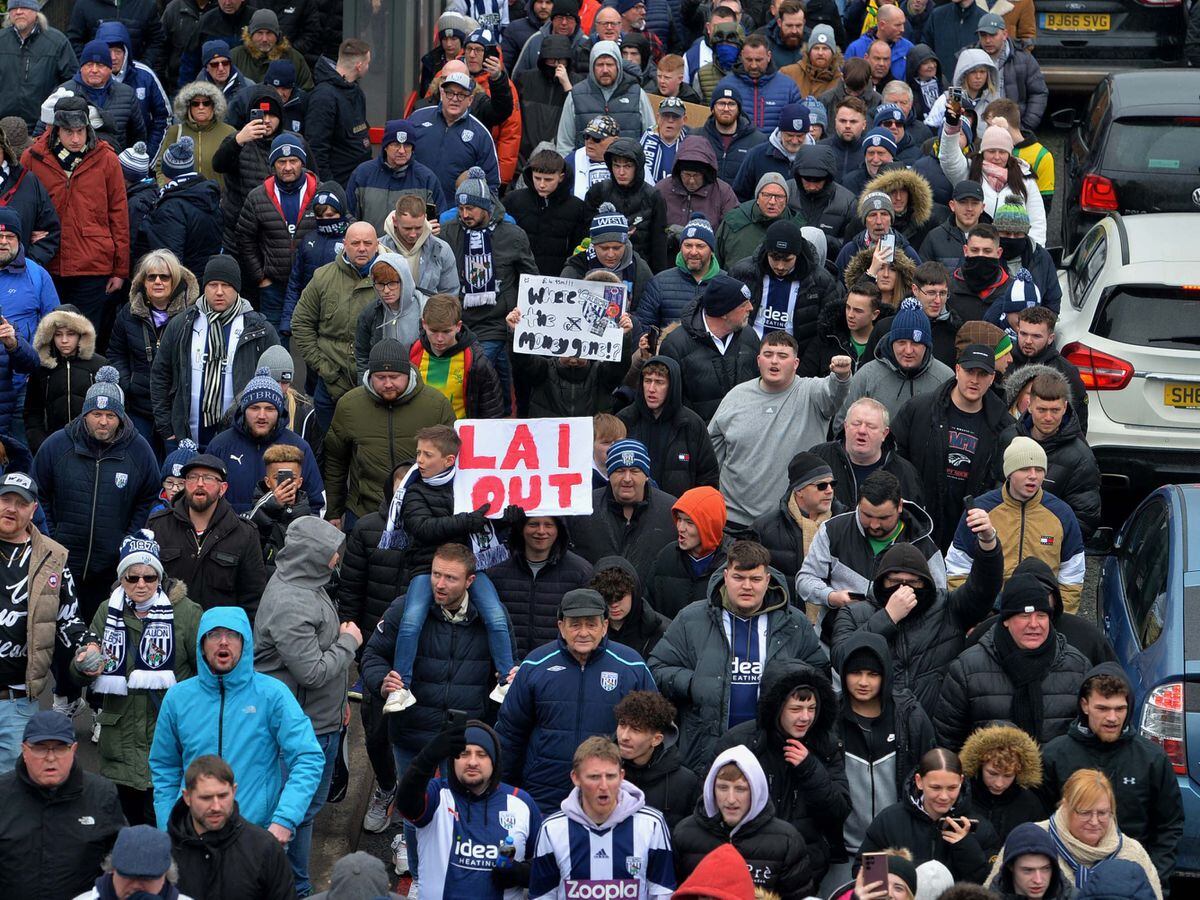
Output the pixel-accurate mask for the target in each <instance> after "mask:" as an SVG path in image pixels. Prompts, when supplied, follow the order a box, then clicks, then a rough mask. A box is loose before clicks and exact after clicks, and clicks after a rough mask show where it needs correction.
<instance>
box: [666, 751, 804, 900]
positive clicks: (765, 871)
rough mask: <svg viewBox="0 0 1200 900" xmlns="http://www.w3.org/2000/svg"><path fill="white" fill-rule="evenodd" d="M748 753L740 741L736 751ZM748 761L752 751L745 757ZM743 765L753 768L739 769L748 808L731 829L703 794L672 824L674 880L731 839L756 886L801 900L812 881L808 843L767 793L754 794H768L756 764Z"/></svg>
mask: <svg viewBox="0 0 1200 900" xmlns="http://www.w3.org/2000/svg"><path fill="white" fill-rule="evenodd" d="M739 753H740V754H742V755H744V756H750V753H749V751H747V750H746V749H745V748H744V747H743V748H741V750H740V751H739ZM750 763H752V764H753V757H751V759H750ZM738 767H739V768H742V769H743V772H745V769H746V768H751V769H758V771H757V772H745V774H746V777H747V778H748V779H749V781H750V793H751V801H750V811H749V812H748V813H747V814H746V818H745V819H743V820H742V821H741V822H739V823H738V824H737V825H736V826H734V827H733V828H732V829H730V828H729V826H727V825H726V824H725V821H724V820H723V819H722V818H721V813H720V812H719V811H717V809H716V804H715V802H714V803H713V804H712V807H713V812H712V814H711V815H710V814H709V813H708V810H707V806H706V803H705V799H704V797H703V796H701V798H700V799H699V800H697V801H696V809H695V812H693V813H692V815H690V816H688V817H687V818H686V819H684V820H683V821H682V822H680V823H679V825H677V826H676V827H675V828H674V830H673V832H672V834H671V843H672V844H673V846H674V849H675V871H676V873H677V874H678V876H679V878H680V880H681V881H682V880H683V879H685V878H687V876H689V875H691V874H692V872H694V871H695V870H696V866H698V865H699V864H700V860H702V859H704V857H706V856H707V855H708V854H709V853H711V852H712V851H713V850H715V849H717V847H720V846H721V845H722V844H733V846H734V848H735V849H736V850H737V851H738V853H740V854H741V855H742V858H743V859H744V860H745V861H746V868H747V869H748V870H749V871H750V878H751V879H752V880H753V881H754V885H755V887H756V888H766V889H767V890H768V891H773V892H774V895H775V896H778V897H779V898H780V900H801V898H803V897H807V896H808V895H809V894H811V893H812V890H813V888H814V887H815V884H814V878H813V871H812V869H811V868H810V867H809V849H808V848H807V847H806V846H805V842H804V838H803V836H801V834H800V832H798V831H797V830H796V829H795V828H794V827H793V826H792V825H789V824H788V823H787V822H786V821H785V820H784V819H782V818H780V817H779V816H777V815H776V814H775V804H774V803H772V802H771V799H770V796H769V795H768V796H766V797H764V798H763V799H762V800H760V799H759V797H758V794H759V793H762V794H769V792H768V791H767V787H766V779H765V777H764V776H763V773H762V770H761V768H760V767H758V766H757V765H746V764H745V763H741V762H739V763H738ZM712 780H715V776H714V777H713V778H710V779H709V780H706V782H705V784H704V793H708V794H711V792H712V784H711V782H712Z"/></svg>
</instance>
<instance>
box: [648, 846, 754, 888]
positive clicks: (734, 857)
mask: <svg viewBox="0 0 1200 900" xmlns="http://www.w3.org/2000/svg"><path fill="white" fill-rule="evenodd" d="M671 896H672V897H675V898H677V900H678V898H684V900H753V898H755V897H759V896H763V895H762V894H759V893H757V892H756V891H755V888H754V879H752V878H751V877H750V870H749V869H748V868H746V860H745V858H744V857H743V856H742V854H740V853H738V852H737V849H736V848H735V847H734V846H733V844H721V845H720V846H719V847H717V849H716V850H714V851H712V853H710V854H708V856H706V857H704V859H702V860H700V864H699V865H698V866H696V868H695V869H694V870H693V871H692V874H691V875H689V876H688V877H687V879H686V880H685V881H684V882H683V884H681V885H680V886H679V890H677V891H676V892H675V893H674V894H672V895H671ZM771 896H776V895H774V894H772V895H771Z"/></svg>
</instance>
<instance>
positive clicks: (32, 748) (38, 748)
mask: <svg viewBox="0 0 1200 900" xmlns="http://www.w3.org/2000/svg"><path fill="white" fill-rule="evenodd" d="M25 749H26V751H28V752H29V753H30V755H32V756H36V757H38V758H39V759H49V758H50V757H51V756H66V755H67V754H68V753H70V752H71V751H72V750H74V749H75V745H74V744H49V745H46V744H26V745H25Z"/></svg>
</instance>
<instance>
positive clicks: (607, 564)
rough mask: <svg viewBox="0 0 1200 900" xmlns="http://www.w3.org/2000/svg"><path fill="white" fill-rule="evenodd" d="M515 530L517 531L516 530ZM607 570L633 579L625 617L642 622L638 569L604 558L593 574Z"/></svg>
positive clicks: (643, 591) (643, 590) (618, 558)
mask: <svg viewBox="0 0 1200 900" xmlns="http://www.w3.org/2000/svg"><path fill="white" fill-rule="evenodd" d="M513 530H514V531H515V530H516V529H513ZM559 536H560V537H561V536H562V532H561V531H560V532H559ZM606 569H620V570H621V571H622V572H624V573H625V574H626V575H628V576H629V577H630V578H632V579H633V602H632V603H631V604H630V607H629V615H628V616H626V617H625V620H626V621H627V622H640V621H641V620H642V611H643V610H644V609H645V606H646V599H645V597H646V586H645V585H644V584H642V578H641V576H640V575H638V571H637V569H635V568H634V567H633V563H631V562H630V561H629V560H627V559H626V558H625V557H623V556H602V557H600V558H599V559H598V560H596V564H595V565H594V566H592V573H593V574H594V575H599V574H600V573H601V572H603V571H605V570H606ZM608 636H609V638H611V639H613V640H616V633H615V632H612V631H610V632H609V634H608ZM618 643H620V641H618Z"/></svg>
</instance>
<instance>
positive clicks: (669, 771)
mask: <svg viewBox="0 0 1200 900" xmlns="http://www.w3.org/2000/svg"><path fill="white" fill-rule="evenodd" d="M678 741H679V730H678V729H677V728H675V727H674V726H671V731H670V733H669V734H666V735H664V736H663V742H662V743H661V744H660V745H659V746H658V747H656V748H655V749H654V753H653V754H651V756H650V761H649V762H648V763H646V764H645V765H644V766H639V765H638V764H637V763H635V762H633V761H632V760H628V759H627V760H625V780H626V781H628V782H629V783H630V784H632V785H633V786H634V787H636V788H638V789H640V790H641V792H642V794H644V795H645V797H646V805H647V806H652V807H654V808H655V809H657V810H658V811H659V812H660V813H662V814H663V816H664V817H665V818H666V820H667V826H668V827H669V828H670V829H671V830H672V831H674V830H675V826H676V825H678V824H679V823H680V822H681V821H683V819H685V818H687V817H688V816H690V815H691V814H692V810H694V809H695V808H696V801H697V800H699V799H700V787H701V782H700V776H699V775H697V774H696V773H695V772H693V771H692V770H691V769H689V768H688V767H687V766H685V765H684V764H683V757H681V756H680V755H679V745H678Z"/></svg>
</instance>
